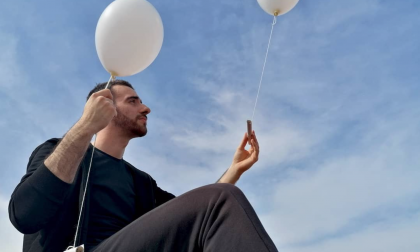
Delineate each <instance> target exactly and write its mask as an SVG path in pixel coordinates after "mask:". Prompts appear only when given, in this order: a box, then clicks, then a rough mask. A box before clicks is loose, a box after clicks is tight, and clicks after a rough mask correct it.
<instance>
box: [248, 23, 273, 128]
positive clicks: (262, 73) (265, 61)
mask: <svg viewBox="0 0 420 252" xmlns="http://www.w3.org/2000/svg"><path fill="white" fill-rule="evenodd" d="M276 23H277V17H276V15H274V17H273V23H272V24H271V32H270V38H269V39H268V46H267V51H266V52H265V59H264V65H263V69H262V72H261V78H260V84H259V86H258V92H257V98H256V99H255V105H254V111H253V112H252V120H251V121H253V120H254V115H255V109H256V108H257V102H258V96H259V95H260V90H261V84H262V80H263V76H264V71H265V64H266V63H267V56H268V50H269V49H270V44H271V36H272V35H273V28H274V25H275V24H276Z"/></svg>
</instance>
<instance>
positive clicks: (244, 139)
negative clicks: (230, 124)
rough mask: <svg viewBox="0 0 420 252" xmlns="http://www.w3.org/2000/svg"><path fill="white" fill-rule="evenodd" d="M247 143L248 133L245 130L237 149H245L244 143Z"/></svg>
mask: <svg viewBox="0 0 420 252" xmlns="http://www.w3.org/2000/svg"><path fill="white" fill-rule="evenodd" d="M247 143H248V133H247V132H245V135H244V138H242V142H241V144H240V145H239V146H238V149H241V150H242V149H245V146H246V144H247Z"/></svg>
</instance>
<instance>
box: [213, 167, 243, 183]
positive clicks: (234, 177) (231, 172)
mask: <svg viewBox="0 0 420 252" xmlns="http://www.w3.org/2000/svg"><path fill="white" fill-rule="evenodd" d="M241 175H242V173H241V172H239V170H238V169H236V168H235V166H234V165H231V166H230V167H229V168H228V169H227V171H226V172H225V173H224V174H223V176H222V177H221V178H220V179H219V181H217V182H218V183H230V184H233V185H234V184H235V183H236V182H237V181H238V180H239V178H240V177H241Z"/></svg>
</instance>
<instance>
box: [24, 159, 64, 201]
mask: <svg viewBox="0 0 420 252" xmlns="http://www.w3.org/2000/svg"><path fill="white" fill-rule="evenodd" d="M28 182H29V183H30V184H31V186H32V188H34V189H35V190H36V191H38V192H39V193H41V194H42V195H44V196H45V197H46V198H48V199H49V200H51V201H53V202H56V203H62V202H63V201H64V199H65V198H66V196H67V192H68V191H69V189H70V187H71V184H67V183H66V182H64V181H62V180H61V179H59V178H58V177H57V176H55V175H54V174H53V173H52V172H51V171H50V170H49V169H48V168H47V167H46V166H45V165H44V162H42V163H41V165H40V166H39V167H38V169H36V171H35V172H34V173H33V174H32V176H31V177H29V178H28Z"/></svg>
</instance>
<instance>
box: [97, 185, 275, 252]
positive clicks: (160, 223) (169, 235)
mask: <svg viewBox="0 0 420 252" xmlns="http://www.w3.org/2000/svg"><path fill="white" fill-rule="evenodd" d="M108 251H115V252H116V251H122V252H134V251H135V252H139V251H145V252H146V251H147V252H149V251H156V252H169V251H176V252H178V251H186V252H187V251H188V252H193V251H205V252H210V251H212V252H216V251H217V252H224V251H240V252H251V251H252V252H265V251H271V252H273V251H277V249H276V247H275V245H274V243H273V241H272V240H271V239H270V237H269V236H268V234H267V232H266V231H265V229H264V227H263V226H262V224H261V222H260V220H259V219H258V217H257V214H256V213H255V211H254V209H253V208H252V206H251V204H250V203H249V202H248V200H247V198H246V197H245V195H244V194H243V193H242V191H241V190H240V189H239V188H237V187H236V186H234V185H231V184H221V183H219V184H212V185H207V186H203V187H200V188H197V189H194V190H192V191H189V192H187V193H185V194H183V195H181V196H179V197H177V198H175V199H173V200H171V201H169V202H167V203H165V204H164V205H162V206H159V207H158V208H156V209H153V210H152V211H150V212H148V213H146V214H145V215H143V216H141V217H140V218H138V219H137V220H135V221H133V222H132V223H131V224H130V225H128V226H126V227H125V228H123V229H122V230H120V231H119V232H118V233H116V234H114V235H113V236H111V237H110V238H108V239H106V240H105V241H103V242H102V243H101V244H99V245H98V246H97V247H96V248H95V249H94V252H108Z"/></svg>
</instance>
